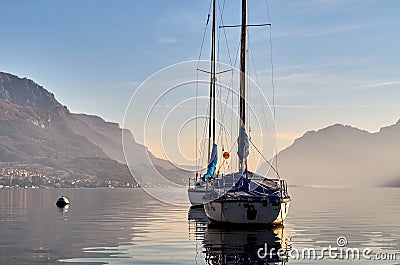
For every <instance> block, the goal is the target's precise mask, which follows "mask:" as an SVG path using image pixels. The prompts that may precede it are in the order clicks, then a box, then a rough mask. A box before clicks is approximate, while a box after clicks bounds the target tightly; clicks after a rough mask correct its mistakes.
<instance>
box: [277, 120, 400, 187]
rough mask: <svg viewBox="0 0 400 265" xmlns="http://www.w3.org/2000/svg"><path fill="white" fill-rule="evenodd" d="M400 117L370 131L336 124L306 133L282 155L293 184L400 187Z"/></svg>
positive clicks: (283, 167)
mask: <svg viewBox="0 0 400 265" xmlns="http://www.w3.org/2000/svg"><path fill="white" fill-rule="evenodd" d="M399 157H400V120H399V121H398V122H397V123H395V124H393V125H391V126H387V127H383V128H381V129H380V131H379V132H376V133H370V132H367V131H364V130H360V129H357V128H354V127H351V126H347V125H342V124H335V125H332V126H329V127H327V128H324V129H321V130H318V131H309V132H306V133H305V134H304V135H303V136H302V137H300V138H298V139H296V140H295V141H294V143H293V144H292V145H291V146H289V147H288V148H286V149H285V150H283V151H281V152H280V153H279V154H278V165H279V171H280V174H281V175H282V176H283V177H284V178H286V179H288V181H289V183H291V184H298V185H321V186H387V187H391V186H400V163H399Z"/></svg>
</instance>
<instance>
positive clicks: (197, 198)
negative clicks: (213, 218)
mask: <svg viewBox="0 0 400 265" xmlns="http://www.w3.org/2000/svg"><path fill="white" fill-rule="evenodd" d="M205 194H206V189H205V187H204V188H189V189H188V196H189V201H190V204H191V205H192V206H201V205H203V197H204V195H205Z"/></svg>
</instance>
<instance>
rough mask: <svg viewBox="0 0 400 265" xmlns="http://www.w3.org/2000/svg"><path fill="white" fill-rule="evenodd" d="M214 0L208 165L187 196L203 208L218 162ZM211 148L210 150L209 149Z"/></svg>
mask: <svg viewBox="0 0 400 265" xmlns="http://www.w3.org/2000/svg"><path fill="white" fill-rule="evenodd" d="M216 6H217V3H216V0H214V1H213V12H212V30H211V32H212V33H211V42H212V49H211V69H210V108H209V115H208V118H209V121H208V135H209V138H208V157H209V163H208V166H207V172H206V173H205V174H204V176H201V175H199V174H198V173H196V177H195V178H190V179H189V188H188V196H189V201H190V204H191V205H192V206H194V207H196V206H203V197H204V196H205V194H206V192H207V187H208V185H207V182H206V181H208V180H210V179H212V178H215V174H214V173H215V171H216V167H217V162H218V147H217V145H216V143H215V140H216V137H215V128H216V126H215V87H216V49H215V43H216V34H215V31H216V13H217V10H216V9H217V8H216ZM211 146H212V149H211Z"/></svg>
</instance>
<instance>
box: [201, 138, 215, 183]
mask: <svg viewBox="0 0 400 265" xmlns="http://www.w3.org/2000/svg"><path fill="white" fill-rule="evenodd" d="M217 163H218V147H217V145H216V144H213V148H212V152H211V157H210V162H209V163H208V169H207V173H206V174H205V175H204V178H205V179H206V180H208V179H209V178H210V177H211V176H212V174H214V172H215V168H216V167H217Z"/></svg>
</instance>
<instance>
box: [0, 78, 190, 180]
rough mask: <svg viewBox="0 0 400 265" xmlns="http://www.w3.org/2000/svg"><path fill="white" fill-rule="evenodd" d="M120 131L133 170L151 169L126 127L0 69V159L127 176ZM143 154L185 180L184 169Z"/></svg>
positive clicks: (146, 171) (113, 176)
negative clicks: (76, 110) (76, 109)
mask: <svg viewBox="0 0 400 265" xmlns="http://www.w3.org/2000/svg"><path fill="white" fill-rule="evenodd" d="M122 133H124V136H125V137H126V139H128V140H129V141H127V143H128V146H126V148H125V150H126V151H127V152H129V154H130V157H133V158H135V159H134V161H135V163H134V165H131V166H134V168H132V167H131V169H132V170H133V171H134V172H135V175H139V176H140V177H141V178H145V177H146V175H148V174H154V167H153V165H151V164H149V163H147V164H146V163H143V162H142V161H143V157H144V156H145V155H147V150H146V148H145V147H144V146H143V145H140V144H137V143H136V142H135V141H134V139H133V135H132V134H131V132H130V131H128V130H122V129H121V128H120V127H119V125H118V124H117V123H111V122H106V121H104V120H103V119H102V118H100V117H97V116H92V115H86V114H72V113H70V112H69V110H68V109H67V107H66V106H62V105H61V104H60V103H59V102H58V101H57V100H56V99H55V97H54V95H53V94H52V93H50V92H48V91H47V90H46V89H44V88H43V87H41V86H40V85H38V84H36V83H35V82H33V81H32V80H29V79H27V78H19V77H17V76H15V75H11V74H7V73H1V72H0V162H14V163H34V164H39V165H42V166H43V167H45V168H47V169H49V168H50V169H53V172H55V171H58V172H62V174H63V175H64V176H66V177H68V176H70V175H81V176H86V177H92V176H97V177H101V178H106V177H108V178H109V179H119V180H125V181H130V182H132V177H131V175H130V173H129V172H128V169H127V167H126V165H125V159H124V155H123V151H122V144H121V136H122ZM149 155H150V157H151V159H152V161H153V162H154V164H155V167H156V168H157V170H158V171H160V172H162V173H163V174H167V175H170V176H171V178H172V179H173V180H174V181H178V182H180V183H186V172H182V171H178V170H175V169H174V168H173V167H172V166H171V165H170V164H169V163H168V162H167V161H165V160H162V159H157V158H155V157H154V156H153V155H152V154H151V153H149ZM136 158H137V159H136ZM136 160H137V163H136ZM135 177H136V176H135Z"/></svg>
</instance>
